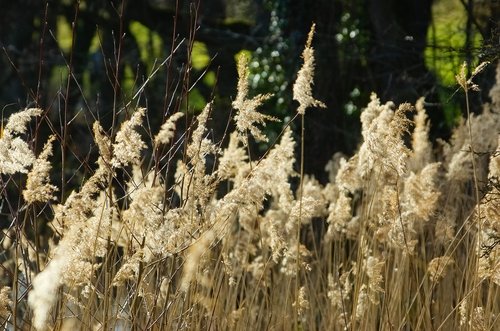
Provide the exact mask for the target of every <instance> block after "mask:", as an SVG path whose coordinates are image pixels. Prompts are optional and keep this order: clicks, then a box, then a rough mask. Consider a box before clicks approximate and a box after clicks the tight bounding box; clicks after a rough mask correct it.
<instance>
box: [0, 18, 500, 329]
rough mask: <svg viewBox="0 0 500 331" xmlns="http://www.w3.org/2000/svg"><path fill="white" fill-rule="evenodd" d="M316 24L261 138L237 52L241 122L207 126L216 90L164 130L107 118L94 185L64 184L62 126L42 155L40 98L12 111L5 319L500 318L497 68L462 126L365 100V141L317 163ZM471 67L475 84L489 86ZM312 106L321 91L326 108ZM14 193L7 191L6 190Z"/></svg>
mask: <svg viewBox="0 0 500 331" xmlns="http://www.w3.org/2000/svg"><path fill="white" fill-rule="evenodd" d="M313 34H314V27H313V29H312V30H311V32H310V35H309V38H308V41H307V44H306V47H305V50H304V52H303V61H304V64H303V67H302V68H301V69H300V71H299V72H298V77H297V80H296V82H295V84H294V85H293V94H294V99H295V100H297V101H298V108H297V110H296V113H295V114H291V116H290V117H291V118H292V119H291V121H290V122H288V123H283V131H282V132H281V134H280V135H279V138H278V140H276V141H275V142H270V145H271V147H270V148H269V150H268V151H267V152H266V153H265V154H264V155H263V156H262V157H261V158H258V159H253V158H252V155H251V154H250V148H249V141H250V139H251V140H256V141H266V140H267V137H266V134H265V132H266V131H265V130H263V127H264V126H265V125H266V123H267V122H268V121H275V120H276V119H274V118H272V117H271V116H268V115H266V114H265V101H266V99H267V98H269V95H257V96H255V97H249V83H248V68H247V64H248V60H247V59H246V58H244V57H241V58H240V59H239V65H238V72H239V83H238V92H237V96H236V97H235V99H234V102H233V104H232V106H233V108H234V110H235V116H234V121H235V123H234V124H235V125H234V128H235V129H234V132H231V133H228V134H227V136H226V137H227V139H226V140H225V141H223V142H215V141H213V140H212V139H211V135H210V134H209V132H208V130H207V127H208V124H209V121H210V118H211V114H212V113H213V112H215V111H217V110H216V109H213V105H212V103H209V104H207V105H206V107H205V109H204V110H203V111H202V112H201V113H199V114H198V115H197V117H196V119H195V121H193V122H192V124H191V125H190V126H189V128H188V130H185V132H184V133H180V134H179V133H176V131H178V130H176V127H177V126H179V123H182V122H183V121H184V123H187V121H185V119H186V117H185V114H183V113H181V112H179V113H175V114H172V115H170V117H169V118H167V119H166V121H165V123H164V124H163V125H162V126H161V128H160V130H159V132H157V133H154V134H153V133H151V132H150V131H149V130H148V126H147V125H146V124H145V123H146V122H145V121H146V119H147V116H148V112H147V109H144V108H139V109H136V110H135V111H133V112H131V113H130V114H129V116H128V117H127V118H126V119H125V120H124V121H123V122H122V123H121V124H120V125H119V127H116V130H115V133H114V134H109V133H108V131H105V130H103V128H102V127H101V125H100V123H99V122H98V121H96V122H95V123H94V124H93V138H94V145H95V147H96V148H97V149H98V152H99V156H98V158H97V161H96V163H95V164H94V165H93V166H92V174H91V175H90V176H88V178H86V179H85V180H84V181H83V182H82V184H81V186H80V187H79V188H78V189H76V190H74V191H72V192H67V193H66V194H65V195H64V196H62V197H61V195H59V193H60V188H58V187H56V185H54V184H53V181H51V171H53V169H52V164H54V163H55V162H57V160H55V159H54V157H53V149H54V148H55V147H56V146H57V144H58V143H61V140H60V137H58V136H57V135H53V136H50V137H49V138H48V140H47V141H46V142H43V143H42V142H40V144H39V145H40V146H44V147H43V148H42V149H41V151H40V152H39V153H38V155H35V152H34V148H33V136H32V135H31V134H30V133H31V132H33V126H34V122H36V123H39V122H40V121H43V120H44V119H45V120H47V119H46V115H47V114H46V112H44V111H43V110H41V109H34V108H32V109H25V110H23V111H20V112H19V113H16V114H14V115H12V116H10V117H9V118H8V120H7V121H6V124H5V125H4V127H3V133H2V137H1V142H0V172H1V175H2V177H1V178H2V182H1V183H2V187H7V186H9V187H11V186H14V187H15V188H16V189H17V190H18V193H19V196H21V197H22V200H21V203H19V204H18V205H17V206H16V205H12V204H11V203H10V202H9V201H8V196H7V193H2V194H3V197H2V198H3V200H4V204H9V208H11V210H16V212H15V213H12V218H11V223H10V226H8V227H6V228H5V229H4V230H3V235H2V238H1V242H2V246H3V253H2V263H3V266H2V287H1V288H0V323H1V325H2V328H5V329H6V330H15V329H16V330H17V329H21V330H33V329H34V330H146V329H151V330H248V329H249V328H251V329H254V330H294V329H295V330H452V329H457V330H494V329H496V328H498V325H500V300H499V299H498V298H499V290H500V184H499V178H500V149H499V138H500V135H499V132H500V67H498V72H497V85H496V86H495V87H494V88H493V89H492V90H491V92H490V96H491V103H489V104H485V105H484V107H483V112H482V113H481V114H478V115H473V114H468V116H467V118H464V119H463V120H462V121H461V122H460V123H459V125H458V126H457V127H456V129H455V131H454V134H453V136H452V138H451V139H450V141H430V140H429V126H430V123H429V121H428V118H427V113H426V110H425V107H424V106H425V102H424V100H423V99H421V100H419V101H418V102H417V103H416V105H410V104H401V105H395V104H393V103H391V102H387V103H382V102H381V101H380V100H379V98H378V97H377V96H376V95H375V94H373V95H372V97H371V101H370V103H369V104H368V105H367V106H366V108H365V109H364V110H363V112H362V114H361V119H360V120H361V126H362V139H361V143H360V145H359V149H358V151H357V152H356V153H355V154H354V155H352V156H345V155H342V154H340V153H339V154H335V155H333V156H332V158H331V161H330V162H329V163H328V164H326V165H325V171H327V172H328V173H329V182H328V183H327V184H326V185H322V184H320V183H319V182H318V181H317V180H316V179H315V178H314V177H313V176H311V175H307V174H304V172H303V170H302V169H303V165H304V163H306V162H308V160H307V159H304V157H303V155H304V154H303V150H304V149H305V148H307V147H308V146H304V135H305V134H314V133H312V132H304V130H302V131H300V130H299V133H298V134H294V132H293V131H292V130H291V126H290V123H291V122H292V121H296V122H299V123H297V126H298V127H299V128H300V122H302V127H303V123H304V121H307V112H310V111H335V110H333V109H329V110H326V109H318V108H323V107H324V104H323V103H322V102H321V101H318V100H316V99H315V98H314V97H313V77H314V69H315V65H314V49H313V48H312V38H313ZM480 69H481V68H478V70H476V72H474V73H472V75H471V76H469V77H467V76H466V74H465V71H464V72H462V73H460V74H459V75H458V76H457V80H458V83H459V86H460V87H461V88H462V90H463V91H462V92H463V93H465V94H466V95H467V94H468V93H473V90H474V89H476V88H477V86H475V85H474V83H473V81H472V79H473V76H474V75H475V74H477V72H478V71H479V70H480ZM315 108H316V109H315ZM3 192H6V191H5V189H3Z"/></svg>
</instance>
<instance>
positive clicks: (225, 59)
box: [0, 0, 500, 181]
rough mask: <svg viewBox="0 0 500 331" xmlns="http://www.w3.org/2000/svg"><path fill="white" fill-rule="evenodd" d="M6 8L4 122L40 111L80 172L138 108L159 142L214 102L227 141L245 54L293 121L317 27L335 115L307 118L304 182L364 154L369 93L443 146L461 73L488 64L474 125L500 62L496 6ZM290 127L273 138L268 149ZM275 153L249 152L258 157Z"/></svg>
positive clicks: (280, 111)
mask: <svg viewBox="0 0 500 331" xmlns="http://www.w3.org/2000/svg"><path fill="white" fill-rule="evenodd" d="M1 8H2V9H1V12H0V22H1V25H0V47H1V49H0V105H1V109H2V118H3V119H4V118H6V117H8V115H9V114H11V113H13V112H16V111H18V110H19V109H22V108H24V107H32V106H37V107H40V108H43V109H44V110H45V116H44V119H43V122H44V126H46V127H47V131H52V132H58V133H59V139H60V140H62V143H63V144H62V148H63V149H64V148H67V149H68V150H69V151H70V152H68V153H67V155H68V157H70V156H73V157H74V158H75V160H76V161H75V162H77V163H76V164H80V165H81V164H84V163H85V162H82V160H84V159H85V157H86V156H85V155H87V154H88V153H89V150H90V147H89V146H90V145H91V144H92V136H91V134H90V132H91V130H90V129H89V128H90V127H91V125H92V122H93V121H94V120H95V119H99V120H100V121H101V123H102V124H103V126H104V127H105V128H106V129H108V130H111V128H112V127H113V125H114V123H115V121H116V120H117V118H119V117H124V118H126V117H127V116H128V114H130V113H131V112H132V111H133V110H134V109H135V108H136V107H137V106H144V107H147V108H148V124H147V126H148V128H149V129H150V132H156V130H157V128H158V127H159V126H160V125H161V123H162V122H163V121H164V119H165V118H166V117H168V116H169V115H170V114H172V113H174V112H177V111H183V112H186V113H187V114H189V115H196V114H197V113H198V112H199V111H200V110H201V109H202V108H203V107H204V106H205V104H206V103H207V102H208V101H210V100H212V99H214V102H215V111H214V112H213V114H212V127H213V133H212V134H213V138H214V139H216V140H219V139H222V135H223V134H224V131H225V128H226V126H227V125H228V123H229V125H231V122H228V121H229V119H230V116H231V113H232V109H231V100H232V98H234V97H235V96H236V83H237V73H236V62H235V58H236V56H238V54H240V53H246V54H247V55H248V56H250V58H251V61H250V70H251V77H250V79H251V86H252V91H251V93H252V94H258V93H267V92H270V93H273V94H274V97H273V98H272V99H271V100H269V101H268V102H267V103H266V104H265V105H264V106H263V107H262V109H261V111H263V112H265V113H267V114H270V115H273V116H276V117H278V118H280V119H281V120H282V121H285V122H286V121H287V120H289V119H290V118H291V117H292V116H293V115H294V112H295V109H296V106H297V104H295V102H294V101H292V96H291V91H292V85H293V82H294V79H295V76H296V72H297V70H298V69H299V68H300V65H301V64H302V61H301V58H300V55H301V52H302V50H303V47H304V44H305V39H306V36H307V33H308V31H309V29H310V27H311V24H312V23H313V22H315V23H316V26H317V28H316V31H317V33H316V35H315V37H314V41H313V46H314V48H315V51H316V53H315V54H316V62H317V63H316V77H315V86H314V94H315V97H316V98H317V99H319V100H322V101H323V102H325V103H326V104H327V106H328V109H327V110H309V111H308V114H307V121H306V146H307V147H306V160H307V161H306V172H309V173H314V174H316V176H317V177H318V178H319V179H320V180H322V181H324V180H325V179H326V177H325V176H326V175H325V174H324V171H323V169H324V166H325V164H326V163H327V161H328V160H329V159H330V158H331V156H332V155H333V153H334V152H337V151H341V152H344V153H352V152H353V151H354V150H355V149H356V147H357V145H358V142H359V140H358V139H359V137H360V134H359V114H360V112H361V110H362V108H363V107H364V106H365V105H366V104H367V102H368V101H369V97H370V94H371V92H372V91H374V92H376V93H377V94H378V95H379V97H380V98H381V99H382V101H387V100H393V101H394V102H395V103H396V104H399V103H401V102H410V103H414V102H415V101H416V100H417V99H418V98H420V97H421V96H423V97H425V98H426V108H427V111H428V113H429V116H430V118H431V121H432V128H431V132H432V135H433V137H434V138H436V137H441V138H447V137H448V136H449V134H450V128H451V127H452V126H453V125H454V123H456V121H457V120H458V119H459V118H460V116H462V114H463V112H464V109H465V108H464V107H463V95H462V93H461V92H458V86H457V84H456V82H455V78H454V77H455V75H456V74H457V73H458V72H459V71H460V67H461V65H462V63H464V61H465V62H466V63H467V70H468V71H469V72H470V71H472V70H473V69H474V67H475V66H477V65H478V64H479V63H480V62H482V61H491V62H492V64H490V65H489V66H488V68H487V69H486V70H485V71H484V72H483V73H481V75H479V76H478V77H477V78H476V79H475V82H476V83H477V84H478V85H479V86H481V88H482V91H481V92H478V93H474V94H473V95H472V99H471V100H472V101H471V106H472V110H473V111H476V112H477V111H479V110H481V105H482V104H483V103H484V102H487V101H488V96H487V92H488V90H489V88H490V86H491V85H492V84H493V82H494V71H495V67H496V65H495V62H496V61H497V60H498V56H499V53H500V47H499V39H500V35H499V18H500V5H499V1H496V0H434V1H432V0H315V1H310V0H193V1H182V0H141V1H139V0H123V1H110V0H104V1H103V0H87V1H84V0H81V1H70V0H50V1H40V0H17V1H5V0H2V1H1ZM187 118H188V119H189V116H188V117H187ZM188 121H189V120H188ZM282 126H283V123H275V124H270V125H269V126H268V127H267V129H266V130H267V134H268V135H269V137H270V142H273V140H274V139H275V138H276V137H277V135H278V134H279V132H280V131H281V128H282ZM187 127H188V122H186V128H187ZM41 141H44V140H41ZM41 145H42V143H41V142H40V146H35V148H37V149H39V148H41V147H42V146H41ZM266 148H268V145H265V144H264V145H262V144H261V145H255V146H253V149H254V150H255V153H256V155H257V154H258V153H259V152H262V151H264V150H265V149H266ZM56 154H57V152H56ZM73 169H74V168H73ZM71 171H74V170H71Z"/></svg>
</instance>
